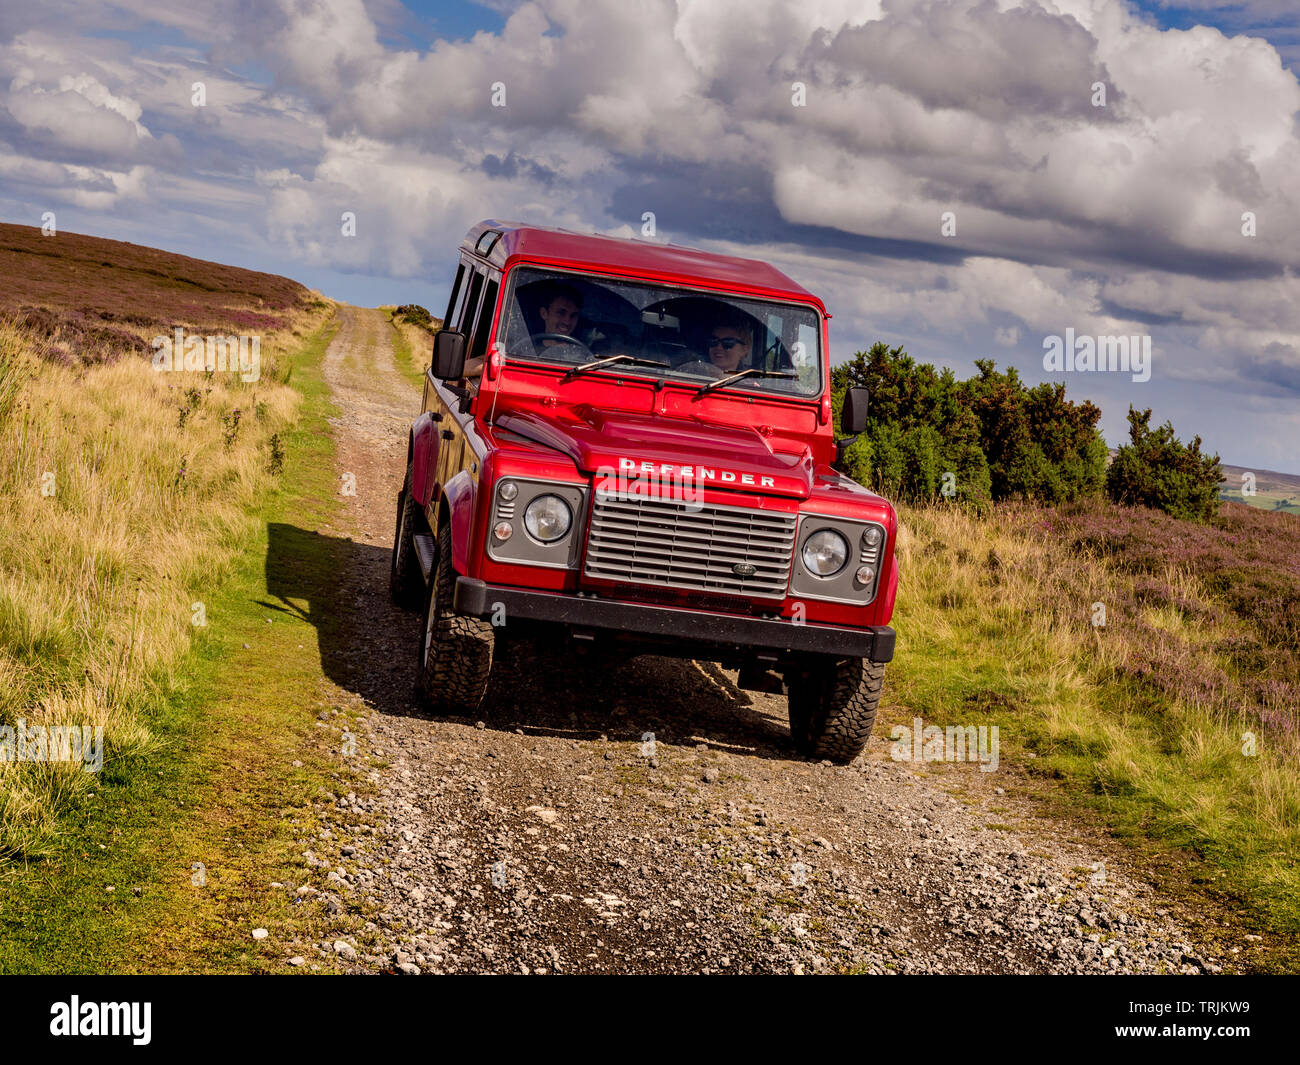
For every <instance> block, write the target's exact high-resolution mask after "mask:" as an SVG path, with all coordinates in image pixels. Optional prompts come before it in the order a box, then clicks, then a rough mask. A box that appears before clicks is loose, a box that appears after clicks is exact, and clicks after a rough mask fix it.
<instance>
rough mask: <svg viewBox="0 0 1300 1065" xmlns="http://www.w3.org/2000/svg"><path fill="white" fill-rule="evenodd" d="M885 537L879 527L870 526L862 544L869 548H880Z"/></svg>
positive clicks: (863, 535)
mask: <svg viewBox="0 0 1300 1065" xmlns="http://www.w3.org/2000/svg"><path fill="white" fill-rule="evenodd" d="M884 535H885V534H884V533H883V532H881V531H880V526H879V525H868V526H867V530H866V532H864V533H863V534H862V542H863V543H865V544H866V545H867V546H868V547H878V546H879V545H880V541H881V539H882V538H883V537H884Z"/></svg>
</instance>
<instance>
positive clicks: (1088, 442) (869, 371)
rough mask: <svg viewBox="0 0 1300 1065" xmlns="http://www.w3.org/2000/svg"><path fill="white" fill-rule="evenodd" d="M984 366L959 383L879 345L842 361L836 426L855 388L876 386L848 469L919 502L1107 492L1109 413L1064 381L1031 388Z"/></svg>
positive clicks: (836, 375)
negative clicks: (1071, 394) (1078, 397)
mask: <svg viewBox="0 0 1300 1065" xmlns="http://www.w3.org/2000/svg"><path fill="white" fill-rule="evenodd" d="M975 365H976V366H977V367H978V368H979V371H980V372H979V376H977V377H973V378H971V379H970V380H968V381H958V380H957V378H956V376H955V375H954V374H953V372H952V371H951V370H947V369H945V370H936V369H935V368H934V367H933V366H931V365H929V364H927V363H918V362H916V361H915V360H914V359H913V358H912V357H911V356H909V355H908V354H907V353H906V352H905V351H904V350H903V349H902V348H901V347H897V348H890V347H889V346H888V345H886V344H883V343H876V344H873V345H872V347H871V350H870V351H867V352H858V353H857V354H856V355H855V356H854V357H853V359H852V360H850V361H849V362H848V363H846V364H845V365H843V366H837V367H835V368H834V369H833V370H832V371H831V384H832V392H833V401H834V405H835V413H836V420H837V421H836V424H838V418H839V410H840V407H841V405H842V403H843V398H844V392H845V390H846V389H848V388H851V387H865V388H867V389H869V390H870V393H871V402H870V404H869V406H868V424H867V430H866V432H864V433H863V434H862V436H861V437H860V438H859V439H858V441H857V442H856V443H854V444H853V445H851V446H850V447H849V448H848V449H847V450H846V452H845V454H844V457H843V460H842V462H841V468H842V469H843V470H844V471H845V472H846V473H847V474H848V475H849V476H850V477H853V478H854V479H855V480H858V481H860V482H861V483H863V484H865V485H869V486H871V487H873V488H876V489H878V490H880V491H882V492H885V493H886V494H888V495H892V496H894V497H896V498H899V499H904V500H912V501H929V500H934V499H939V498H948V499H953V500H955V501H958V502H966V503H975V504H981V503H985V502H988V501H990V500H1003V499H1025V500H1037V501H1041V502H1047V503H1055V502H1061V501H1068V500H1073V499H1078V498H1081V497H1083V496H1088V495H1095V494H1097V493H1099V492H1100V491H1101V490H1102V488H1103V487H1104V485H1105V477H1106V444H1105V441H1104V440H1103V439H1102V437H1101V434H1100V433H1099V432H1098V431H1097V420H1098V419H1099V418H1100V417H1101V411H1100V410H1099V409H1098V408H1097V407H1096V406H1094V405H1093V404H1091V403H1081V404H1076V403H1072V402H1070V401H1069V400H1067V399H1066V398H1065V387H1064V386H1063V385H1051V384H1042V385H1038V386H1036V387H1034V388H1027V387H1026V386H1025V385H1024V383H1023V382H1022V381H1021V380H1020V377H1019V375H1018V374H1017V373H1016V371H1015V370H1014V369H1009V370H1006V371H1005V372H1002V373H999V372H998V371H997V370H996V368H995V367H994V364H993V362H992V361H991V360H988V359H980V360H977V361H976V363H975Z"/></svg>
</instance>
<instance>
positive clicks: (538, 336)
mask: <svg viewBox="0 0 1300 1065" xmlns="http://www.w3.org/2000/svg"><path fill="white" fill-rule="evenodd" d="M531 339H532V342H533V346H534V347H536V348H542V347H545V346H546V345H545V344H543V343H542V341H544V340H558V341H559V342H560V343H561V344H572V345H573V346H574V347H576V348H581V349H582V350H583V351H585V352H586V353H587V354H588V355H590V356H591V357H592V358H593V359H594V358H596V357H597V356H596V353H595V352H594V351H592V350H591V348H589V347H587V345H586V344H584V343H583V342H582V341H581V340H579V339H578V338H577V337H571V336H569V335H568V334H567V333H534V334H533V335H532V337H531Z"/></svg>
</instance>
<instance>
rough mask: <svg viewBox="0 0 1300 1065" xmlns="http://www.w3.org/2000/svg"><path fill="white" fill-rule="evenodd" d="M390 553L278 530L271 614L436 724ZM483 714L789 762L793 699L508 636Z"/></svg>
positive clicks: (271, 551)
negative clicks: (298, 622)
mask: <svg viewBox="0 0 1300 1065" xmlns="http://www.w3.org/2000/svg"><path fill="white" fill-rule="evenodd" d="M388 568H389V551H388V550H387V549H386V548H380V547H375V546H373V545H370V544H364V543H358V542H357V541H355V540H351V539H348V538H347V537H341V536H331V535H326V534H322V533H319V532H316V531H314V530H310V529H302V528H299V527H298V526H295V525H289V524H284V523H278V522H273V523H270V524H269V525H268V527H267V553H266V587H267V591H268V592H269V594H270V600H269V601H262V605H263V606H264V607H266V608H267V609H268V610H275V611H281V612H283V613H288V614H292V615H294V616H297V617H300V618H302V619H303V620H305V621H307V622H309V623H310V624H312V625H313V626H315V628H316V633H317V641H318V643H319V647H320V657H321V668H322V669H323V671H324V672H325V675H326V676H327V677H329V679H330V680H331V681H333V682H334V683H335V684H337V685H339V686H340V687H342V688H344V689H346V690H348V691H351V692H354V693H356V694H357V695H359V696H361V697H362V698H364V699H365V700H366V701H367V702H368V703H369V704H370V705H371V706H373V707H375V708H376V709H377V710H379V711H381V712H382V713H386V714H393V715H396V716H418V717H423V716H427V711H426V710H425V709H424V708H423V706H422V705H421V700H420V698H419V696H418V693H417V688H416V680H417V669H416V657H417V646H418V641H419V637H420V626H421V623H422V620H423V619H422V618H421V617H420V615H419V613H418V612H412V611H408V610H402V609H400V608H399V607H397V606H394V605H393V603H392V601H391V600H390V599H389V596H388ZM492 678H493V679H492V681H491V683H490V684H489V686H488V691H487V695H486V696H485V698H484V700H483V703H482V705H481V706H480V707H479V710H478V712H477V713H476V714H475V715H474V716H475V718H477V719H478V720H481V721H483V722H484V723H485V724H486V725H487V726H488V727H489V728H492V729H498V730H501V731H514V730H515V729H522V730H524V731H525V732H526V733H531V734H537V735H552V736H571V737H573V738H574V739H588V738H592V737H595V736H599V735H601V734H604V735H607V736H608V737H609V738H610V739H611V740H629V739H635V740H640V739H641V738H642V737H643V736H644V734H645V733H647V732H653V733H654V734H655V739H656V740H657V741H658V742H661V743H691V742H708V743H710V744H712V745H715V746H720V747H726V748H729V749H733V750H737V751H745V752H749V753H753V754H757V755H760V756H764V757H771V758H779V759H782V760H789V759H790V758H792V757H793V754H792V752H791V750H790V740H789V732H788V731H787V729H786V727H785V720H784V699H781V698H779V697H764V696H759V695H751V694H750V693H748V692H744V691H741V690H740V689H738V688H736V687H735V685H734V684H733V683H732V682H731V680H730V679H729V678H728V677H727V675H726V674H725V673H723V672H722V670H720V669H718V667H717V666H714V665H712V664H706V663H700V664H696V663H694V662H691V661H687V660H683V659H675V658H665V657H660V656H655V655H641V656H638V657H635V658H625V657H619V656H617V655H616V654H613V653H608V652H602V651H599V650H594V649H587V648H582V647H574V646H573V645H571V644H567V643H556V644H545V645H540V644H534V643H532V642H529V641H517V640H513V639H510V638H508V637H506V636H505V635H504V634H503V637H502V638H499V640H498V654H497V656H496V662H495V664H494V667H493V671H492Z"/></svg>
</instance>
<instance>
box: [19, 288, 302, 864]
mask: <svg viewBox="0 0 1300 1065" xmlns="http://www.w3.org/2000/svg"><path fill="white" fill-rule="evenodd" d="M320 320H321V312H320V311H319V310H317V311H315V312H314V315H308V314H299V315H298V316H296V318H295V321H294V324H293V326H292V328H291V329H288V330H285V331H283V332H281V333H279V334H267V335H264V336H263V340H262V352H261V377H260V379H259V380H258V381H256V382H251V383H245V382H243V381H241V380H240V376H239V374H238V373H214V374H207V373H202V372H198V373H183V372H182V373H160V372H157V371H155V370H154V369H153V367H152V366H151V365H150V363H149V362H147V361H143V360H141V359H140V358H138V357H134V358H123V359H118V360H116V361H112V360H109V361H99V360H87V363H88V364H87V365H85V366H84V367H76V368H69V367H68V366H65V365H59V364H55V363H52V362H49V361H46V360H45V359H44V358H42V352H41V350H40V347H41V345H42V344H43V343H45V341H43V340H41V339H38V338H36V337H34V336H32V335H31V334H30V333H27V332H24V331H23V330H21V329H19V328H17V327H15V326H14V324H13V323H12V322H2V321H0V498H2V499H3V500H4V501H5V505H4V507H3V508H0V725H10V726H12V725H14V724H15V723H16V722H17V720H18V719H20V718H21V719H24V720H25V721H26V722H27V723H28V724H29V725H32V724H43V725H89V726H92V727H93V726H102V727H103V730H104V732H103V735H104V758H105V761H108V760H109V759H112V758H121V757H124V756H127V755H130V754H134V753H141V752H143V751H146V750H147V749H148V748H149V746H150V743H151V739H150V734H149V730H148V727H147V724H146V720H147V716H148V711H149V706H150V704H151V700H154V699H156V698H157V697H158V694H159V691H160V690H161V688H162V687H164V686H165V683H166V680H167V676H168V670H169V668H170V667H171V666H172V665H173V664H174V663H175V662H176V661H177V659H178V658H179V657H180V656H181V655H182V654H183V653H184V652H185V650H186V649H187V647H188V646H189V641H190V638H191V635H192V633H193V632H194V630H195V622H196V620H205V621H207V623H209V624H211V623H213V622H214V620H216V619H213V618H210V617H207V618H204V617H202V616H201V612H202V611H203V610H204V609H205V608H203V607H202V606H201V604H203V603H204V601H205V597H206V596H207V595H208V594H209V593H210V592H211V591H212V590H214V589H215V588H216V586H217V584H218V583H219V582H220V581H221V579H222V577H223V575H224V574H225V573H226V571H227V567H228V565H229V564H230V562H231V560H232V558H233V557H234V556H235V555H236V554H237V552H238V550H239V546H240V544H241V542H242V541H243V540H245V538H246V537H247V536H248V535H249V534H250V533H251V532H253V531H254V530H255V527H256V526H255V523H256V517H255V513H254V511H255V508H256V505H257V503H258V501H259V499H260V498H261V497H262V495H263V493H265V492H266V491H267V490H268V488H269V487H270V486H271V485H272V484H273V482H274V480H275V475H274V473H273V472H272V465H273V463H272V461H271V455H272V450H273V444H272V437H273V436H274V435H275V434H277V433H278V432H280V431H283V429H284V427H285V426H286V425H288V424H290V422H291V420H292V419H293V417H294V414H295V410H296V408H297V405H298V400H299V397H298V395H297V393H296V392H295V391H294V390H293V389H292V388H291V387H289V385H288V383H287V376H288V375H287V371H286V370H285V369H282V367H287V362H286V361H285V360H284V354H285V352H286V350H287V348H288V347H289V346H291V345H295V346H296V345H297V344H298V342H299V341H298V339H297V338H298V337H299V336H301V335H302V334H303V333H304V332H306V331H307V330H308V329H309V328H313V327H314V326H315V325H317V324H319V321H320ZM110 354H111V353H110ZM236 411H237V412H238V414H236V413H235V412H236ZM93 783H94V777H93V775H92V774H91V773H88V772H85V771H84V769H83V768H82V766H81V765H79V764H73V763H70V762H45V763H34V762H13V761H4V762H0V856H3V855H5V854H9V855H13V854H27V853H31V852H33V851H34V850H39V849H40V846H41V844H42V842H43V841H44V840H46V839H48V837H49V833H50V832H51V831H53V830H54V827H55V823H56V818H57V814H58V812H59V809H60V807H61V805H62V804H63V800H64V799H66V798H67V796H68V795H69V794H71V793H73V792H76V791H79V790H84V789H87V788H89V787H92V786H93Z"/></svg>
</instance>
